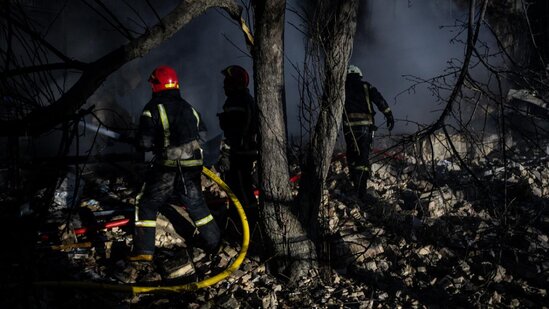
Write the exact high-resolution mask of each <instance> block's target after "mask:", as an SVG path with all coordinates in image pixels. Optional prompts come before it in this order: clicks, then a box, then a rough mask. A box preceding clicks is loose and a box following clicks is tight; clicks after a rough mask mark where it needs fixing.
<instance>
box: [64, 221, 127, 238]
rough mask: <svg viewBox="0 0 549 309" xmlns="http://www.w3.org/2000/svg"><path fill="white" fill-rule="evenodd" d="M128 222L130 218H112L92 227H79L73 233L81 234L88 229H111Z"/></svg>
mask: <svg viewBox="0 0 549 309" xmlns="http://www.w3.org/2000/svg"><path fill="white" fill-rule="evenodd" d="M129 222H130V219H119V220H113V221H109V222H106V223H103V224H102V225H99V226H92V227H81V228H78V229H74V234H76V235H82V234H86V233H87V232H90V231H97V230H102V229H112V228H113V227H120V226H124V225H126V224H128V223H129Z"/></svg>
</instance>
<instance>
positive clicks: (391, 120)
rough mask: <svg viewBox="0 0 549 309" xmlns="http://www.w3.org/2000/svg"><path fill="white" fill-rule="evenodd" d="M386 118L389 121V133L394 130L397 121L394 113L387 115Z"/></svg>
mask: <svg viewBox="0 0 549 309" xmlns="http://www.w3.org/2000/svg"><path fill="white" fill-rule="evenodd" d="M385 118H386V119H387V129H389V131H391V130H393V127H394V126H395V119H394V118H393V113H387V114H385Z"/></svg>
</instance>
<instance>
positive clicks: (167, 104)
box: [139, 89, 206, 160]
mask: <svg viewBox="0 0 549 309" xmlns="http://www.w3.org/2000/svg"><path fill="white" fill-rule="evenodd" d="M205 130H206V128H205V126H204V125H203V123H202V121H201V118H200V114H199V113H198V112H197V111H196V110H195V109H194V108H193V107H192V106H191V105H190V104H189V103H188V102H187V101H185V100H184V99H183V98H181V95H180V94H179V90H178V89H173V90H165V91H161V92H158V93H154V94H153V97H152V99H151V100H150V101H149V102H148V103H147V104H146V105H145V107H144V109H143V113H142V115H141V120H140V122H139V140H140V145H141V147H143V149H145V150H152V151H153V152H154V154H155V156H156V157H158V158H162V159H166V158H167V157H168V154H169V153H170V151H171V152H173V150H174V149H176V150H177V149H180V148H181V147H183V146H185V145H192V147H191V148H192V149H190V151H191V152H193V157H196V156H198V154H195V153H194V152H196V150H197V147H198V149H200V146H199V144H198V139H199V134H198V133H199V131H205ZM187 148H188V147H187ZM188 150H189V149H188ZM200 156H201V154H200ZM189 158H190V157H189V155H187V156H186V157H185V155H183V156H177V157H175V158H169V159H172V160H173V159H189Z"/></svg>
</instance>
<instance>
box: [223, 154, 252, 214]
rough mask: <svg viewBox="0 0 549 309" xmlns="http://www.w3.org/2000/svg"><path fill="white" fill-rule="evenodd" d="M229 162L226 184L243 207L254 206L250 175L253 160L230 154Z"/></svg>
mask: <svg viewBox="0 0 549 309" xmlns="http://www.w3.org/2000/svg"><path fill="white" fill-rule="evenodd" d="M229 161H230V164H229V171H228V174H227V184H228V185H229V187H230V188H231V190H232V191H233V192H234V194H235V195H236V197H237V198H238V200H239V201H240V203H242V205H243V206H244V207H253V206H256V204H257V199H256V198H255V195H254V187H253V183H254V181H253V175H252V173H253V164H254V158H253V157H251V156H247V155H242V154H239V153H234V152H231V153H230V154H229Z"/></svg>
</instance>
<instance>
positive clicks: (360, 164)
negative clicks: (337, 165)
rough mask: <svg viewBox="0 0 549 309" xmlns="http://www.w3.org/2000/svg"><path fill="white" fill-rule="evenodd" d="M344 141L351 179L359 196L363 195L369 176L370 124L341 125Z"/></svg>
mask: <svg viewBox="0 0 549 309" xmlns="http://www.w3.org/2000/svg"><path fill="white" fill-rule="evenodd" d="M343 133H344V135H345V142H346V144H347V164H348V166H349V172H350V174H351V180H352V182H353V185H354V187H355V190H356V191H357V193H358V195H359V196H360V197H364V196H365V194H366V189H367V181H368V178H370V173H371V171H370V160H369V156H370V148H371V145H372V131H371V128H370V126H367V125H358V126H348V125H344V126H343Z"/></svg>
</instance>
